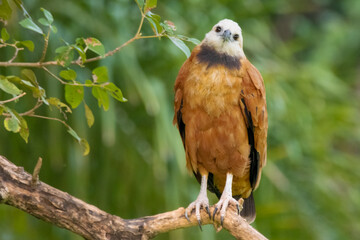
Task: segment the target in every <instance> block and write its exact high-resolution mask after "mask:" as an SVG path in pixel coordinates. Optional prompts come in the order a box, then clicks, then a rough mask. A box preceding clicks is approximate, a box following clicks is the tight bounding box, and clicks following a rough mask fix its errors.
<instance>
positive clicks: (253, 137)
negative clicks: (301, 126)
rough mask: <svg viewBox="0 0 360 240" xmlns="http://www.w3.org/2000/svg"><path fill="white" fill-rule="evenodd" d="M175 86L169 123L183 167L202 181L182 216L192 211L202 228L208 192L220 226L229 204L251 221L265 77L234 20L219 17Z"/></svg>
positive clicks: (260, 158)
mask: <svg viewBox="0 0 360 240" xmlns="http://www.w3.org/2000/svg"><path fill="white" fill-rule="evenodd" d="M174 90H175V101H174V102H175V103H174V105H175V106H174V108H175V115H174V120H173V123H174V124H176V125H177V128H178V129H179V133H180V136H181V139H182V142H183V145H184V148H185V153H186V167H187V169H188V170H189V171H191V172H193V173H194V175H195V177H196V179H197V180H198V182H199V183H200V184H201V186H200V192H199V195H198V197H197V199H196V200H195V201H194V202H192V203H191V204H190V205H189V206H188V207H187V208H186V210H185V217H186V218H187V219H189V218H188V216H189V213H190V214H191V212H192V211H193V210H194V209H195V214H196V217H197V220H198V222H199V225H200V227H201V219H200V209H201V208H204V209H205V210H206V211H207V212H208V214H209V217H210V218H211V214H210V211H209V200H208V197H207V190H209V191H210V192H213V193H215V194H216V196H217V197H218V198H219V202H218V203H217V204H215V210H214V212H213V218H214V217H215V214H216V213H217V212H218V213H219V214H220V217H221V224H222V223H223V221H224V217H225V214H226V209H227V207H228V205H229V204H234V205H236V206H237V209H238V211H239V213H240V215H241V216H242V217H244V218H245V219H246V220H247V221H248V222H249V223H251V222H253V221H254V220H255V216H256V212H255V202H254V198H253V191H254V190H255V189H256V188H257V187H258V185H259V181H260V176H261V170H262V167H264V166H265V164H266V148H267V143H266V138H267V129H268V117H267V109H266V98H265V87H264V81H263V79H262V77H261V74H260V73H259V71H258V70H257V69H256V68H255V67H254V66H253V65H252V64H251V63H250V62H249V60H248V59H247V58H246V56H245V54H244V51H243V38H242V34H241V28H240V27H239V25H238V24H237V23H236V22H234V21H232V20H229V19H224V20H221V21H220V22H218V23H217V24H216V25H215V26H214V27H213V28H212V29H211V31H210V32H208V33H207V34H206V36H205V38H204V40H203V41H202V42H201V43H200V44H199V45H197V46H196V47H195V48H194V49H193V51H192V53H191V56H190V57H189V58H188V59H187V60H186V61H185V63H184V64H183V65H182V67H181V69H180V71H179V74H178V76H177V78H176V81H175V87H174ZM240 198H243V199H244V203H243V208H242V210H241V212H240V206H239V202H238V200H239V199H240ZM218 210H219V211H218Z"/></svg>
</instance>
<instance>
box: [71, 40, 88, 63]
mask: <svg viewBox="0 0 360 240" xmlns="http://www.w3.org/2000/svg"><path fill="white" fill-rule="evenodd" d="M71 46H73V47H74V49H75V50H76V51H77V52H78V54H79V56H80V58H81V61H82V63H84V62H85V61H86V53H85V51H84V48H83V46H81V45H77V44H73V45H71Z"/></svg>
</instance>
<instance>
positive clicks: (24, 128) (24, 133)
mask: <svg viewBox="0 0 360 240" xmlns="http://www.w3.org/2000/svg"><path fill="white" fill-rule="evenodd" d="M18 118H19V119H20V136H21V137H22V138H23V139H24V141H25V142H26V143H28V138H29V134H30V132H29V127H28V125H27V122H26V120H25V119H24V118H23V117H21V116H18Z"/></svg>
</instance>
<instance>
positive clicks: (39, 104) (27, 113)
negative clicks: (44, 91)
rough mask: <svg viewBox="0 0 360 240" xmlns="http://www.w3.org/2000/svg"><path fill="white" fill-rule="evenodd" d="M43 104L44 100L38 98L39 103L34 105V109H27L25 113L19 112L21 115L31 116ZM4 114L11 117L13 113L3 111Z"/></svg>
mask: <svg viewBox="0 0 360 240" xmlns="http://www.w3.org/2000/svg"><path fill="white" fill-rule="evenodd" d="M42 104H43V102H42V101H41V100H40V99H38V101H37V103H36V104H35V106H34V107H33V108H32V109H30V110H28V111H26V112H23V113H19V115H20V116H30V115H33V114H34V112H35V110H36V109H38V108H39V107H40V106H41V105H42ZM2 115H3V116H5V117H11V114H10V113H2Z"/></svg>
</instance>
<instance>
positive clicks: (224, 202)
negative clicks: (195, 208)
mask: <svg viewBox="0 0 360 240" xmlns="http://www.w3.org/2000/svg"><path fill="white" fill-rule="evenodd" d="M232 180H233V175H232V174H231V173H227V174H226V183H225V188H224V191H223V193H222V194H221V197H220V200H219V202H218V203H217V204H215V210H214V213H213V219H215V214H216V212H217V211H218V209H220V217H221V218H220V219H221V220H220V223H221V225H223V223H224V218H225V214H226V209H227V207H228V205H229V203H232V204H234V205H235V206H236V208H237V210H238V214H240V205H239V202H238V201H236V200H235V198H233V197H232V190H231V188H232Z"/></svg>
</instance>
